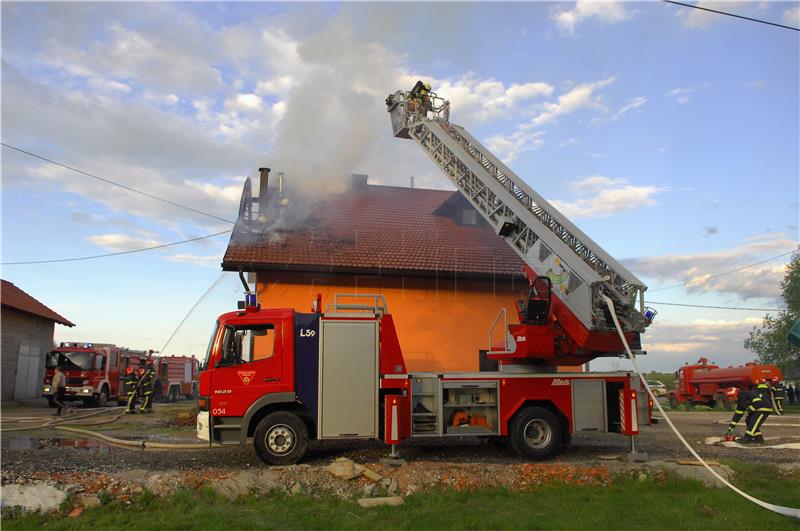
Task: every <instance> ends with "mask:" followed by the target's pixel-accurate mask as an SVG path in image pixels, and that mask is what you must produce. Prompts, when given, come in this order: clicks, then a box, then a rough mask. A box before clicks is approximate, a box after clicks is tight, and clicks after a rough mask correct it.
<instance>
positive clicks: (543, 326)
mask: <svg viewBox="0 0 800 531" xmlns="http://www.w3.org/2000/svg"><path fill="white" fill-rule="evenodd" d="M418 85H419V83H418ZM416 89H417V87H416V86H415V89H412V91H402V90H399V91H397V92H395V93H394V94H390V95H389V96H388V97H387V98H386V106H387V110H388V112H389V114H390V117H391V122H392V132H393V134H394V136H395V137H397V138H407V139H412V140H414V141H415V142H416V143H417V144H418V145H419V146H420V147H421V148H422V149H423V151H424V152H425V153H426V154H427V155H428V157H430V159H431V160H432V161H433V162H434V163H435V164H436V165H437V166H438V167H439V169H441V170H442V172H443V173H444V174H445V176H447V178H448V179H449V180H450V181H451V182H452V183H453V184H454V185H455V186H456V188H457V189H458V190H459V192H461V194H462V195H463V196H464V197H465V198H466V199H467V200H468V201H469V202H470V203H471V204H472V206H473V207H474V208H475V210H477V211H478V212H479V213H480V214H481V216H483V218H484V219H485V220H486V222H487V223H488V224H489V225H490V226H492V227H493V228H494V230H495V232H496V233H497V234H498V235H499V236H501V237H502V238H503V239H505V241H506V242H507V243H508V244H509V245H510V246H511V248H512V249H514V251H515V252H516V253H517V254H518V255H519V257H520V258H521V259H522V260H523V262H524V264H525V265H524V266H523V274H524V275H525V277H526V278H527V279H528V281H529V283H530V289H529V292H528V294H527V297H526V299H523V300H522V301H520V303H519V304H518V308H517V311H518V314H519V320H520V322H519V323H518V324H511V325H508V323H507V318H506V317H505V311H504V310H501V313H500V314H499V315H498V319H495V323H494V324H493V325H492V329H494V327H495V326H496V325H497V323H498V321H499V319H500V317H501V316H502V317H504V324H505V329H506V331H507V332H506V333H505V334H504V335H505V340H504V341H503V345H501V346H494V347H491V348H490V350H489V352H488V357H489V358H491V359H496V360H498V362H499V363H500V367H501V368H503V367H505V368H506V369H508V370H514V369H516V370H525V368H524V367H525V366H526V365H527V366H528V368H529V369H530V368H531V367H537V366H538V367H543V368H544V367H549V366H554V365H573V364H582V363H586V362H588V361H590V360H592V359H594V358H597V357H601V356H617V355H622V354H623V351H624V348H623V345H622V342H621V340H620V339H619V336H618V334H617V332H616V329H615V327H614V323H613V321H612V319H611V314H610V312H609V309H608V306H607V305H606V302H605V299H604V298H603V295H606V296H608V297H609V298H611V300H612V301H614V306H615V310H616V313H617V316H618V318H619V321H620V324H621V325H622V328H623V332H624V335H625V338H626V340H627V342H628V344H629V345H630V346H631V348H632V349H634V351H639V352H641V341H640V334H641V333H642V332H644V331H645V329H646V328H647V326H649V325H650V323H651V322H652V321H653V318H654V317H655V315H656V312H655V310H653V309H652V308H649V307H646V306H645V304H644V292H645V290H646V289H647V286H645V285H644V283H643V282H642V281H640V280H639V279H638V278H637V277H636V276H635V275H634V274H633V273H631V272H630V271H628V270H627V269H626V268H625V267H624V266H623V265H622V264H620V263H619V262H618V261H617V260H615V259H614V258H613V257H612V256H610V255H609V254H608V253H606V252H605V251H604V250H603V249H602V248H601V247H600V246H599V245H598V244H597V243H596V242H594V241H593V240H592V239H591V238H589V237H588V236H587V235H586V234H585V233H584V232H583V231H581V230H580V229H579V228H578V227H576V226H575V225H574V224H573V223H572V222H570V221H569V220H568V219H567V218H566V217H564V215H563V214H561V213H560V212H559V211H558V210H557V209H556V208H555V207H553V205H551V204H550V203H548V202H547V201H546V200H545V199H544V198H543V197H542V196H541V195H539V194H538V193H536V192H535V191H534V190H533V189H531V187H530V186H528V184H527V183H525V181H523V180H522V179H521V178H520V177H519V176H518V175H516V174H515V173H514V172H513V171H511V170H510V169H509V168H508V167H507V166H506V165H505V164H503V163H502V162H501V161H500V160H498V159H497V158H496V157H495V156H494V155H492V154H491V153H490V152H489V150H488V149H486V148H485V147H484V146H483V145H482V144H481V143H480V142H478V141H477V140H476V139H475V138H474V137H473V136H472V135H471V134H470V133H469V132H467V130H466V129H464V128H463V127H461V126H458V125H455V124H453V123H450V102H449V101H447V100H445V99H443V98H441V97H439V96H438V95H437V94H436V93H435V92H432V91H428V92H426V93H423V94H422V95H420V94H419V93H417V92H416ZM553 295H554V296H553ZM489 340H490V342H491V341H492V331H491V330H490V332H489ZM490 346H491V345H490Z"/></svg>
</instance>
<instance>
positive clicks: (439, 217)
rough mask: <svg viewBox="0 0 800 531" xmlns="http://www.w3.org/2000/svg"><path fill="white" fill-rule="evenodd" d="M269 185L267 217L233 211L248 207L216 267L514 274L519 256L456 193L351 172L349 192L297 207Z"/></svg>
mask: <svg viewBox="0 0 800 531" xmlns="http://www.w3.org/2000/svg"><path fill="white" fill-rule="evenodd" d="M262 182H264V181H263V176H262ZM277 189H278V186H274V187H273V186H270V187H269V194H270V197H268V198H267V201H265V203H266V205H265V206H266V208H265V209H264V212H265V218H267V219H263V218H262V219H261V220H260V222H259V221H258V219H257V218H258V216H255V215H253V216H252V218H253V221H249V222H244V221H243V219H242V214H241V212H245V213H247V212H250V213H252V209H250V210H249V211H248V209H247V208H242V209H240V219H239V222H238V223H237V226H236V229H235V230H234V233H233V235H232V236H231V240H230V243H229V244H228V249H227V250H226V252H225V257H224V259H223V262H222V268H223V270H225V271H236V270H239V269H240V268H241V269H242V270H244V271H258V270H276V269H280V270H295V271H327V272H331V273H361V274H391V273H400V274H412V275H413V274H416V275H425V276H433V275H437V274H442V273H457V274H458V275H459V276H468V277H487V278H491V277H494V276H498V275H501V276H506V275H514V276H517V275H520V274H521V270H522V260H521V259H520V258H519V257H518V256H517V255H516V254H515V253H514V251H513V250H512V249H511V248H510V247H509V246H508V245H507V244H506V243H505V242H504V241H503V240H502V238H500V237H499V236H497V235H496V234H495V233H494V231H493V230H492V229H491V228H490V227H489V226H488V225H487V224H486V223H485V222H484V221H483V219H482V218H481V216H480V215H479V214H478V213H477V212H476V211H475V210H474V209H473V208H472V206H471V205H470V204H469V203H468V202H467V201H466V200H465V199H464V198H463V197H462V196H461V194H459V193H458V192H454V191H448V190H427V189H419V188H403V187H396V186H381V185H370V184H368V183H367V178H366V176H364V175H354V176H353V180H352V185H351V186H350V188H349V190H347V191H345V192H343V193H340V194H336V195H331V196H329V197H328V198H327V199H325V200H320V201H316V202H314V203H313V204H309V203H305V204H304V205H303V206H302V207H300V206H293V204H292V202H291V201H289V200H288V199H285V198H282V197H281V196H279V195H276V194H275V193H274V192H275V191H276V190H277ZM281 189H283V186H282V183H281ZM247 194H248V185H245V194H244V195H247ZM244 202H245V201H244V199H243V203H244ZM256 202H258V200H256ZM292 208H297V209H300V210H301V211H302V212H303V213H302V215H297V213H293V212H292V210H291V209H292ZM284 217H285V218H287V219H291V223H288V224H287V223H281V222H280V219H281V218H284ZM259 225H260V226H261V227H260V228H259Z"/></svg>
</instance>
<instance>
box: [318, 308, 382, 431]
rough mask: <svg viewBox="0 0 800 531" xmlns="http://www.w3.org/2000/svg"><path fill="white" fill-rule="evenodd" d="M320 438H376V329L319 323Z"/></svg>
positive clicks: (366, 325)
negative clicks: (320, 333) (320, 330)
mask: <svg viewBox="0 0 800 531" xmlns="http://www.w3.org/2000/svg"><path fill="white" fill-rule="evenodd" d="M321 328H322V337H321V341H320V367H319V370H320V379H319V381H320V394H319V396H320V408H319V413H320V415H319V424H320V428H319V437H320V438H336V437H376V436H377V432H378V326H377V322H375V321H322V326H321Z"/></svg>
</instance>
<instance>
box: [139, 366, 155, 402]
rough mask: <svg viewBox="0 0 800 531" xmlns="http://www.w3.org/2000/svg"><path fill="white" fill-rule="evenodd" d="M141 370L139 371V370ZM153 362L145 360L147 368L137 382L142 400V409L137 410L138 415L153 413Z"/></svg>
mask: <svg viewBox="0 0 800 531" xmlns="http://www.w3.org/2000/svg"><path fill="white" fill-rule="evenodd" d="M140 370H141V369H140ZM153 381H154V374H153V360H152V359H148V360H147V367H146V368H145V369H144V372H143V373H142V377H141V379H140V380H139V386H140V387H141V388H142V394H143V396H144V399H143V400H142V407H140V408H139V413H151V412H152V411H153Z"/></svg>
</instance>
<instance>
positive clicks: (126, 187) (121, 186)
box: [0, 142, 235, 225]
mask: <svg viewBox="0 0 800 531" xmlns="http://www.w3.org/2000/svg"><path fill="white" fill-rule="evenodd" d="M0 144H2V145H3V147H7V148H9V149H13V150H14V151H19V152H20V153H24V154H25V155H28V156H29V157H33V158H36V159H39V160H43V161H45V162H49V163H50V164H54V165H56V166H61V167H62V168H66V169H68V170H72V171H74V172H77V173H80V174H82V175H86V176H87V177H91V178H92V179H97V180H98V181H103V182H104V183H108V184H113V185H114V186H119V187H120V188H123V189H125V190H128V191H129V192H133V193H135V194H139V195H143V196H145V197H149V198H150V199H155V200H156V201H161V202H162V203H166V204H168V205H172V206H176V207H178V208H183V209H184V210H188V211H190V212H194V213H195V214H201V215H203V216H208V217H210V218H214V219H217V220H219V221H224V222H225V223H230V224H231V225H234V224H235V222H234V221H231V220H229V219H225V218H221V217H219V216H215V215H214V214H209V213H208V212H203V211H202V210H197V209H196V208H192V207H190V206H186V205H182V204H180V203H176V202H174V201H170V200H169V199H163V198H161V197H158V196H156V195H153V194H148V193H147V192H143V191H141V190H137V189H136V188H131V187H130V186H126V185H124V184H120V183H118V182H114V181H112V180H109V179H104V178H103V177H98V176H97V175H93V174H91V173H89V172H85V171H83V170H79V169H78V168H73V167H72V166H68V165H66V164H62V163H60V162H56V161H54V160H51V159H48V158H47V157H43V156H41V155H37V154H36V153H31V152H30V151H26V150H24V149H22V148H18V147H16V146H12V145H11V144H6V143H5V142H0Z"/></svg>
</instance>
